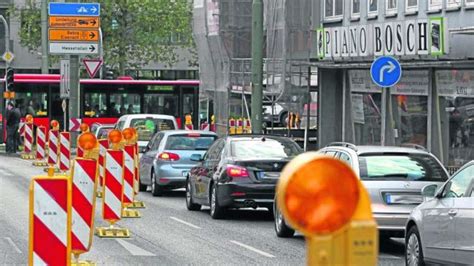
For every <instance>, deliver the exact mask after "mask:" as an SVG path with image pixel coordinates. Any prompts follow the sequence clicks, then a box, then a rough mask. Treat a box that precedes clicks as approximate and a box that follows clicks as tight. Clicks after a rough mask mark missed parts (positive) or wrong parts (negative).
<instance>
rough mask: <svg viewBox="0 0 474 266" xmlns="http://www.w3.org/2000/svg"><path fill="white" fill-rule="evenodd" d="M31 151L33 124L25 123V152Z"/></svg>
mask: <svg viewBox="0 0 474 266" xmlns="http://www.w3.org/2000/svg"><path fill="white" fill-rule="evenodd" d="M32 151H33V124H31V123H27V124H25V153H28V154H29V153H31V152H32Z"/></svg>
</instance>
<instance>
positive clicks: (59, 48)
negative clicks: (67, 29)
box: [49, 42, 99, 55]
mask: <svg viewBox="0 0 474 266" xmlns="http://www.w3.org/2000/svg"><path fill="white" fill-rule="evenodd" d="M98 52H99V45H98V44H97V43H74V42H50V43H49V53H50V54H79V55H88V54H97V53H98Z"/></svg>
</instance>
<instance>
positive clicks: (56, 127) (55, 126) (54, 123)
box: [51, 120, 59, 130]
mask: <svg viewBox="0 0 474 266" xmlns="http://www.w3.org/2000/svg"><path fill="white" fill-rule="evenodd" d="M51 129H52V130H59V122H58V120H51Z"/></svg>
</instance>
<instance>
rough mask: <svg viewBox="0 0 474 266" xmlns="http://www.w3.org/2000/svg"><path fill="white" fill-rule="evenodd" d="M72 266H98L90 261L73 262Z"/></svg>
mask: <svg viewBox="0 0 474 266" xmlns="http://www.w3.org/2000/svg"><path fill="white" fill-rule="evenodd" d="M71 266H96V264H95V262H92V261H90V260H83V261H77V262H76V261H73V262H71Z"/></svg>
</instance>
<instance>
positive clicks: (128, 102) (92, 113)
mask: <svg viewBox="0 0 474 266" xmlns="http://www.w3.org/2000/svg"><path fill="white" fill-rule="evenodd" d="M2 82H3V83H4V82H5V81H4V80H2ZM59 83H60V75H58V74H15V75H14V91H15V93H16V96H15V103H16V105H17V106H18V107H19V108H20V110H21V113H22V116H24V115H26V114H28V113H33V116H34V118H35V119H34V124H35V125H37V126H38V125H44V126H48V125H49V121H50V120H52V119H56V120H58V121H60V123H61V124H62V121H63V117H64V114H63V111H62V100H61V98H60V91H59ZM198 105H199V81H198V80H133V79H131V78H119V79H116V80H104V79H81V80H80V118H82V121H83V122H85V123H87V124H89V126H91V125H92V124H94V123H98V124H114V123H115V122H116V121H117V120H118V118H119V117H120V116H121V115H124V114H139V113H151V114H167V115H172V116H174V117H176V120H177V122H178V126H180V128H181V127H182V121H184V117H185V115H186V114H192V117H193V124H195V125H197V124H198V117H199V114H198V111H199V109H198Z"/></svg>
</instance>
